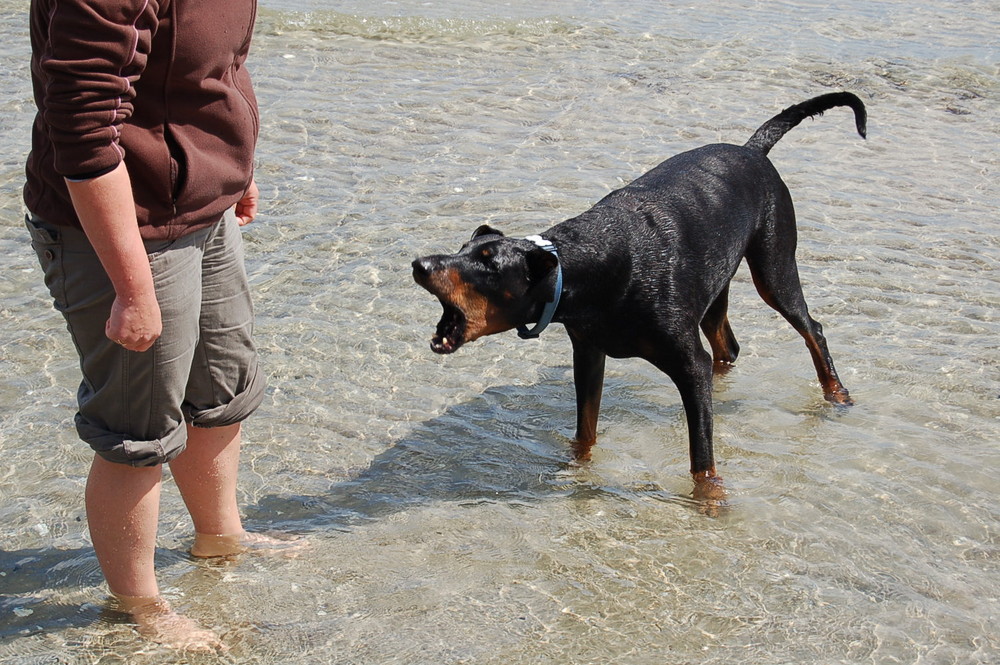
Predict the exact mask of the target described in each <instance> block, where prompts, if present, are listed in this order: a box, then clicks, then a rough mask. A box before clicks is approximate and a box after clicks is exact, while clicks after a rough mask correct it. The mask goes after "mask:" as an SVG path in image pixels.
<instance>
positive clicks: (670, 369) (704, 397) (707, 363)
mask: <svg viewBox="0 0 1000 665" xmlns="http://www.w3.org/2000/svg"><path fill="white" fill-rule="evenodd" d="M664 348H666V349H669V348H670V346H668V345H664ZM654 364H655V365H656V366H657V367H658V368H660V369H661V370H663V372H665V373H666V374H667V375H668V376H669V377H670V378H671V379H672V380H673V382H674V385H675V386H677V390H678V392H680V394H681V401H682V402H683V404H684V413H685V415H686V416H687V425H688V453H689V456H690V459H691V476H692V478H693V479H694V497H695V498H696V499H698V500H700V501H705V502H706V503H707V505H709V506H716V507H717V506H718V504H720V503H721V502H722V501H724V500H725V497H726V493H725V489H724V488H723V485H722V478H721V477H719V475H718V474H717V473H716V472H715V453H714V451H713V449H712V357H711V356H709V355H708V353H707V352H706V351H705V349H704V348H703V347H702V346H701V344H700V343H696V340H695V341H690V342H689V343H688V344H687V345H679V346H677V347H674V350H673V351H672V352H669V353H666V354H664V355H663V356H662V357H661V358H660V359H659V361H658V362H654Z"/></svg>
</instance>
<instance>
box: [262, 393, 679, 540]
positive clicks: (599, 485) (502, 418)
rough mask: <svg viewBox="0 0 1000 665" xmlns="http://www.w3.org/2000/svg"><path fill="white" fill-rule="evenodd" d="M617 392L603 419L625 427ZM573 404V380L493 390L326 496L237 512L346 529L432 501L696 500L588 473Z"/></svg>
mask: <svg viewBox="0 0 1000 665" xmlns="http://www.w3.org/2000/svg"><path fill="white" fill-rule="evenodd" d="M615 393H616V388H615V386H614V385H613V384H611V383H610V382H609V385H608V387H607V390H606V407H605V408H606V412H607V414H608V418H607V421H606V422H607V424H608V426H609V427H620V426H625V427H627V425H626V424H624V423H620V422H619V423H616V418H615V415H616V414H615V411H616V409H615ZM636 399H637V397H636V396H635V395H629V396H628V400H629V401H630V402H632V401H633V400H636ZM638 399H641V398H638ZM643 406H644V407H646V408H648V409H656V407H655V406H654V405H643ZM676 408H677V409H678V410H680V406H679V405H678V406H677V407H676ZM574 409H575V403H574V401H573V388H572V384H571V383H569V384H567V381H566V379H565V378H563V377H560V378H557V379H543V380H542V381H540V382H539V383H535V384H531V385H525V386H514V385H508V386H500V387H496V388H491V389H489V390H487V391H485V392H484V393H482V394H480V395H477V396H475V397H474V398H472V399H470V400H468V401H466V402H463V403H460V404H457V405H455V406H452V407H449V408H448V409H447V410H446V411H445V412H444V413H442V414H441V415H439V416H437V417H435V418H432V419H430V420H428V421H425V422H423V423H421V424H420V425H418V426H416V427H414V429H413V430H412V431H411V432H409V433H408V434H407V435H406V436H404V437H403V438H401V439H399V440H398V441H396V442H395V443H393V444H392V445H391V446H390V447H389V448H387V449H386V450H385V451H383V452H381V453H379V454H378V455H376V456H375V457H374V458H373V459H372V461H371V463H370V464H369V465H368V466H367V467H366V468H364V469H362V470H359V471H357V472H355V473H351V474H344V476H342V477H340V478H338V479H334V480H333V481H332V482H331V485H330V488H329V491H327V492H325V493H322V494H319V495H314V496H302V495H288V494H285V495H280V494H272V495H266V496H263V497H261V498H260V499H259V500H258V501H257V503H256V504H253V505H250V506H247V507H245V509H244V514H245V516H246V521H247V524H248V528H250V529H269V528H277V529H281V530H287V531H291V532H306V531H311V530H313V529H326V528H334V529H337V528H343V529H349V528H351V527H352V526H354V525H358V524H361V523H364V522H367V521H371V520H377V519H379V518H381V517H384V516H386V515H390V514H393V513H395V512H398V511H401V510H404V509H407V508H410V507H413V506H418V505H422V504H426V503H431V502H454V503H459V504H462V503H467V504H475V503H480V502H511V503H537V502H540V501H544V500H546V499H548V498H554V497H567V496H569V497H577V498H586V497H594V496H598V495H606V496H608V497H615V498H617V499H620V500H623V501H627V500H629V499H631V498H635V497H637V496H639V495H641V496H643V497H646V498H653V499H655V500H659V501H665V502H669V503H683V504H692V505H693V504H694V500H693V499H692V498H691V497H690V496H683V495H678V494H672V493H670V492H668V491H666V490H664V489H663V488H660V487H658V486H655V485H651V484H650V483H640V484H637V485H636V486H631V487H630V486H611V485H608V484H607V483H604V482H602V481H600V480H598V479H595V478H594V476H593V474H589V473H587V468H588V465H589V464H590V463H588V462H584V463H582V464H581V463H578V462H576V461H575V460H574V457H573V451H572V435H573V426H574V424H575V417H576V416H575V410H574ZM630 410H631V409H630ZM664 417H665V418H670V417H671V414H664ZM598 445H600V444H598ZM678 445H679V449H678V450H679V451H680V450H686V448H683V447H680V446H682V445H686V444H682V443H681V442H678Z"/></svg>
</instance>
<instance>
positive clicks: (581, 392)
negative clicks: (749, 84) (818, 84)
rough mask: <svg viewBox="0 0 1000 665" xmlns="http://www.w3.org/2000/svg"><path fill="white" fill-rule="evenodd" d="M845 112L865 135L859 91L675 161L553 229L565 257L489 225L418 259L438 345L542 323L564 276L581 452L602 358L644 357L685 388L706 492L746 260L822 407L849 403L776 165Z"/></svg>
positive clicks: (800, 107) (694, 465)
mask: <svg viewBox="0 0 1000 665" xmlns="http://www.w3.org/2000/svg"><path fill="white" fill-rule="evenodd" d="M836 106H849V107H850V108H852V109H853V110H854V115H855V124H856V127H857V131H858V133H859V134H861V136H865V133H866V128H865V127H866V117H867V116H866V111H865V106H864V104H863V103H862V102H861V100H860V99H858V98H857V97H856V96H855V95H853V94H851V93H847V92H841V93H831V94H827V95H822V96H820V97H816V98H814V99H810V100H808V101H806V102H803V103H802V104H797V105H795V106H792V107H790V108H787V109H785V110H784V111H782V112H781V113H780V114H778V115H777V116H775V117H774V118H772V119H771V120H768V121H767V122H766V123H764V125H762V126H761V127H760V129H758V130H757V131H756V133H754V135H753V136H752V137H751V138H750V140H749V141H747V143H746V144H745V145H743V146H737V145H729V144H716V145H708V146H704V147H701V148H697V149H695V150H691V151H689V152H685V153H682V154H680V155H677V156H675V157H672V158H671V159H668V160H667V161H665V162H663V163H662V164H660V165H659V166H657V167H656V168H654V169H653V170H651V171H649V172H648V173H646V174H645V175H643V176H642V177H640V178H638V179H637V180H635V181H634V182H632V183H631V184H629V185H627V186H625V187H623V188H621V189H619V190H617V191H614V192H612V193H611V194H609V195H608V196H606V197H605V198H604V199H602V200H601V201H600V202H598V203H597V204H596V205H595V206H594V207H593V208H591V209H590V210H588V211H587V212H585V213H583V214H582V215H580V216H578V217H575V218H573V219H570V220H567V221H565V222H562V223H561V224H558V225H556V226H554V227H552V228H551V229H549V230H548V231H545V232H544V233H543V234H541V235H542V236H543V237H544V238H545V239H546V240H548V241H550V242H551V243H552V244H553V245H554V246H555V247H556V249H557V251H558V258H557V257H556V256H554V255H553V254H552V253H551V252H549V251H546V250H545V249H542V248H540V247H538V246H537V245H536V244H535V243H534V242H531V241H529V240H520V239H513V238H507V237H505V236H503V234H501V233H500V232H499V231H496V230H494V229H491V228H489V227H488V226H481V227H480V228H479V229H477V230H476V232H475V233H474V234H473V236H472V239H471V240H470V241H469V242H468V243H466V244H465V245H464V246H463V247H462V248H461V250H460V251H459V252H458V253H456V254H452V255H435V256H427V257H423V258H418V259H416V260H415V261H414V262H413V277H414V279H415V280H416V281H417V283H418V284H420V285H421V286H423V287H424V288H426V289H427V290H428V291H430V292H431V293H433V294H434V295H436V296H437V297H438V298H439V300H440V301H441V303H442V306H443V307H444V314H443V316H442V318H441V321H440V322H439V323H438V326H437V332H436V334H435V336H434V338H433V340H432V342H431V348H432V349H433V350H434V351H435V352H437V353H452V352H453V351H455V350H456V349H458V348H459V347H460V346H462V345H463V344H464V343H466V342H470V341H472V340H474V339H476V338H478V337H482V336H484V335H491V334H494V333H499V332H503V331H506V330H510V329H511V328H514V327H517V326H524V325H525V324H528V323H533V322H536V321H538V320H539V317H540V314H541V312H542V309H543V307H544V305H545V303H546V302H550V301H552V300H553V297H554V294H553V291H554V288H555V283H556V274H557V272H558V268H561V270H562V273H563V277H564V286H563V289H562V292H561V301H560V302H559V305H558V309H557V310H556V312H555V318H554V320H555V321H556V322H558V323H562V324H563V325H564V326H565V327H566V330H567V332H568V333H569V336H570V339H571V340H572V344H573V370H574V382H575V385H576V395H577V430H576V442H575V447H576V451H577V454H578V456H580V457H587V456H588V455H589V450H590V447H591V446H592V445H593V444H594V442H595V440H596V434H597V416H598V412H599V410H600V402H601V393H602V389H603V381H604V364H605V358H606V357H607V356H611V357H613V358H624V357H640V358H645V359H646V360H648V361H649V362H651V363H653V364H654V365H655V366H656V367H658V368H659V369H661V370H662V371H663V372H665V373H666V374H667V375H668V376H670V378H671V379H672V380H673V382H674V383H675V384H676V386H677V389H678V390H679V391H680V394H681V399H682V401H683V404H684V409H685V412H686V414H687V421H688V433H689V439H690V457H691V472H692V474H694V476H695V480H696V483H698V484H699V485H703V484H705V483H710V484H711V483H715V482H717V481H716V478H717V477H716V471H715V461H714V457H713V452H712V394H711V388H712V373H713V366H714V367H715V368H716V369H717V370H719V369H723V368H725V367H726V366H728V365H729V364H731V363H733V362H734V361H735V360H736V356H737V354H738V353H739V345H738V344H737V343H736V338H735V337H734V336H733V332H732V329H731V328H730V326H729V319H728V316H727V309H728V299H729V282H730V280H731V279H732V278H733V275H734V274H735V273H736V269H737V267H738V266H739V264H740V261H741V260H742V259H743V258H746V260H747V264H748V265H749V267H750V272H751V274H752V275H753V281H754V284H755V285H756V287H757V290H758V292H759V293H760V295H761V297H763V299H764V301H765V302H766V303H767V304H768V305H770V306H771V307H773V308H774V309H775V310H777V311H778V312H780V313H781V314H782V315H783V316H784V317H785V318H786V319H787V320H788V322H789V323H791V325H792V326H793V327H794V328H795V329H796V330H797V331H798V332H799V333H800V334H801V335H802V337H803V338H804V339H805V341H806V346H807V347H808V348H809V352H810V353H811V355H812V359H813V363H814V364H815V366H816V372H817V374H818V376H819V382H820V385H821V386H822V387H823V392H824V394H825V396H826V398H827V399H828V400H829V401H831V402H833V403H835V404H842V405H847V404H850V403H851V399H850V396H849V395H848V392H847V389H846V388H845V387H844V386H843V384H842V383H841V382H840V379H839V378H838V377H837V372H836V370H835V369H834V366H833V360H832V359H831V358H830V352H829V351H828V349H827V344H826V340H825V339H824V337H823V332H822V328H821V326H820V324H819V323H817V322H816V321H815V320H813V319H812V317H811V316H810V315H809V312H808V310H807V308H806V302H805V299H804V298H803V295H802V288H801V286H800V284H799V275H798V269H797V267H796V263H795V245H796V230H795V213H794V210H793V208H792V199H791V196H790V195H789V193H788V189H787V187H786V186H785V184H784V182H782V180H781V177H780V176H779V175H778V172H777V171H776V170H775V168H774V166H773V165H772V164H771V161H770V160H769V159H768V158H767V153H768V151H769V150H770V149H771V148H772V147H773V146H774V144H775V143H777V141H778V140H779V139H780V138H781V137H782V136H784V135H785V133H786V132H788V131H789V130H790V129H792V128H793V127H795V126H796V125H798V124H799V123H800V122H801V121H802V120H804V119H805V118H808V117H810V116H815V115H819V114H821V113H823V112H824V111H827V110H829V109H831V108H834V107H836ZM699 328H700V329H701V330H702V331H703V332H704V334H705V336H706V337H707V338H708V341H709V344H710V346H711V349H712V355H711V356H709V354H708V352H707V351H706V350H705V348H704V347H703V345H702V342H701V339H700V336H699V333H698V331H699Z"/></svg>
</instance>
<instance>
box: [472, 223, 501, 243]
mask: <svg viewBox="0 0 1000 665" xmlns="http://www.w3.org/2000/svg"><path fill="white" fill-rule="evenodd" d="M479 236H501V237H503V234H502V233H500V232H499V231H497V230H496V229H495V228H493V227H492V226H490V225H489V224H483V225H482V226H480V227H479V228H478V229H476V230H475V231H473V233H472V238H470V240H475V239H476V238H478V237H479Z"/></svg>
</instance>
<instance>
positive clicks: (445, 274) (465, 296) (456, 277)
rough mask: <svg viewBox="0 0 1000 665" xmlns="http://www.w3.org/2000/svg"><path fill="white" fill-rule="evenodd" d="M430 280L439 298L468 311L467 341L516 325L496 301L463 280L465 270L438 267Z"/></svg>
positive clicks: (466, 312)
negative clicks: (462, 272)
mask: <svg viewBox="0 0 1000 665" xmlns="http://www.w3.org/2000/svg"><path fill="white" fill-rule="evenodd" d="M430 282H431V286H432V288H433V289H434V292H435V293H436V294H437V296H438V297H439V298H441V299H442V300H445V301H447V302H448V303H449V304H451V305H453V306H454V307H457V308H458V309H460V310H462V313H463V314H464V315H465V320H466V324H465V339H464V340H463V342H471V341H473V340H475V339H478V338H480V337H485V336H486V335H494V334H496V333H500V332H504V331H506V330H510V329H511V328H513V327H514V326H513V325H512V324H510V323H508V322H507V319H506V317H504V316H503V314H502V313H501V311H500V309H499V308H498V307H497V306H496V304H494V303H493V302H491V301H490V299H489V298H487V297H486V296H484V295H483V294H481V293H479V292H478V291H476V290H475V289H474V288H473V287H472V285H470V284H469V283H468V282H466V281H465V280H463V279H462V275H461V273H459V271H457V270H455V269H454V268H446V269H444V270H440V271H437V272H436V273H435V274H434V275H433V276H432V277H431V280H430Z"/></svg>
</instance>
